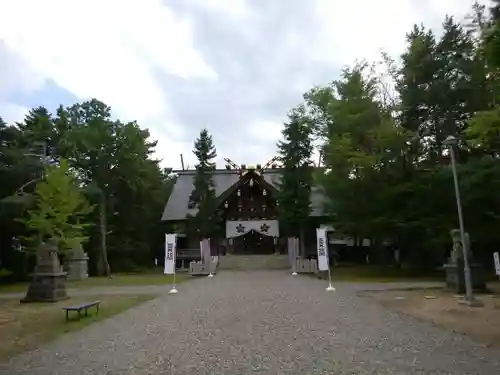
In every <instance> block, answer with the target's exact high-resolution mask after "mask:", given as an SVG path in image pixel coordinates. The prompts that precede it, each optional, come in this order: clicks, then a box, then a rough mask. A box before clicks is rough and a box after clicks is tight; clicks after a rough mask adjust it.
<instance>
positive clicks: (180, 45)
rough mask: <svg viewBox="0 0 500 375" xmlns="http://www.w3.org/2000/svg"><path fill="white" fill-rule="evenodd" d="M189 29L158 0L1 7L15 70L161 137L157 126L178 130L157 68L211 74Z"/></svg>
mask: <svg viewBox="0 0 500 375" xmlns="http://www.w3.org/2000/svg"><path fill="white" fill-rule="evenodd" d="M191 29H192V26H191V25H190V23H189V20H187V19H183V18H181V17H180V16H179V15H177V14H174V13H173V12H172V11H171V10H170V9H169V8H167V7H165V6H163V4H162V2H161V1H159V0H141V1H140V2H139V1H116V0H106V1H97V0H86V1H65V0H45V1H39V0H24V1H23V0H20V1H16V2H12V1H9V2H2V3H1V4H0V38H1V39H2V40H3V41H4V43H5V45H6V47H7V48H8V50H9V51H11V52H12V53H15V54H17V55H18V56H19V57H20V58H21V60H22V62H23V63H24V64H25V65H26V67H24V68H23V69H18V70H17V72H18V73H20V75H23V74H24V73H25V72H27V70H28V69H29V70H31V71H33V72H35V73H36V75H37V76H38V77H43V78H44V79H52V80H53V81H54V82H55V83H56V84H57V85H58V86H60V87H62V88H64V89H66V90H67V91H69V92H71V93H73V94H74V95H76V96H77V97H78V98H81V99H86V98H90V97H96V98H98V99H100V100H103V101H104V102H106V103H107V104H110V105H111V106H112V107H113V109H114V112H115V113H117V114H118V115H119V116H120V117H122V118H124V119H127V120H131V119H137V120H138V121H139V123H141V124H142V125H143V126H147V127H151V129H152V133H153V136H156V137H159V138H161V133H160V132H158V131H157V129H158V128H161V127H163V126H166V127H168V133H170V134H171V135H173V136H179V135H180V134H181V133H182V127H181V126H180V125H179V124H176V119H175V115H174V114H173V112H172V110H171V108H170V107H169V105H168V102H167V100H166V97H165V94H164V89H163V87H162V85H161V83H160V82H159V81H158V78H157V74H156V73H158V72H161V71H163V72H164V73H167V74H171V75H176V76H179V77H181V78H184V79H200V78H201V79H211V80H213V79H216V78H217V73H216V72H214V71H213V70H212V69H211V68H210V66H208V65H207V64H206V63H205V62H204V60H203V58H202V56H201V55H200V54H199V53H198V52H197V51H196V50H195V49H194V47H193V40H192V30H191ZM32 75H33V74H31V75H30V76H32ZM19 82H22V80H21V79H20V80H17V83H19ZM39 86H40V85H37V86H36V87H35V86H31V87H26V90H27V91H30V90H33V89H35V88H39ZM160 141H162V143H168V142H169V140H168V138H166V139H160ZM163 146H164V147H165V145H163ZM172 147H173V146H170V147H166V148H167V149H170V148H172ZM174 148H175V147H174ZM158 153H159V154H160V155H162V156H166V155H164V153H163V152H162V151H161V150H159V152H158Z"/></svg>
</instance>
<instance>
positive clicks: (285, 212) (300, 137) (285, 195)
mask: <svg viewBox="0 0 500 375" xmlns="http://www.w3.org/2000/svg"><path fill="white" fill-rule="evenodd" d="M288 119H289V120H288V122H287V123H285V125H284V129H283V130H282V132H281V133H282V135H283V141H280V142H278V154H279V158H280V161H281V163H282V166H283V173H282V175H281V178H280V181H279V183H278V192H277V196H276V198H277V201H278V203H279V218H280V223H281V224H282V225H283V226H284V228H286V230H287V231H289V232H290V233H291V234H292V235H297V233H298V232H299V230H300V229H303V226H304V225H305V223H306V221H307V220H308V218H309V213H310V211H311V202H310V192H311V185H312V178H313V176H312V161H311V154H312V150H313V147H312V142H311V138H312V128H311V126H310V125H309V123H308V122H307V121H305V119H304V109H303V108H301V107H299V108H296V109H294V110H292V111H291V112H290V113H289V115H288Z"/></svg>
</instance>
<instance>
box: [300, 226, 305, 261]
mask: <svg viewBox="0 0 500 375" xmlns="http://www.w3.org/2000/svg"><path fill="white" fill-rule="evenodd" d="M304 232H305V231H304V228H300V232H299V236H300V241H299V243H300V257H301V258H305V257H306V236H305V233H304Z"/></svg>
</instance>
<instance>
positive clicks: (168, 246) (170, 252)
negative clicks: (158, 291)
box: [163, 234, 177, 275]
mask: <svg viewBox="0 0 500 375" xmlns="http://www.w3.org/2000/svg"><path fill="white" fill-rule="evenodd" d="M176 250H177V235H176V234H165V269H164V271H163V273H164V274H169V275H172V274H174V273H175V252H176Z"/></svg>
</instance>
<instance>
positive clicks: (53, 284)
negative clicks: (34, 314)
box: [21, 241, 68, 302]
mask: <svg viewBox="0 0 500 375" xmlns="http://www.w3.org/2000/svg"><path fill="white" fill-rule="evenodd" d="M66 298H68V296H67V294H66V273H65V272H63V270H62V267H61V265H60V264H59V258H58V257H57V244H56V243H55V242H53V241H52V242H49V243H46V244H42V245H40V247H39V248H38V250H37V263H36V267H35V272H34V274H33V281H32V282H31V284H30V286H29V288H28V292H27V293H26V297H24V299H23V300H21V302H56V301H60V300H63V299H66Z"/></svg>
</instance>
